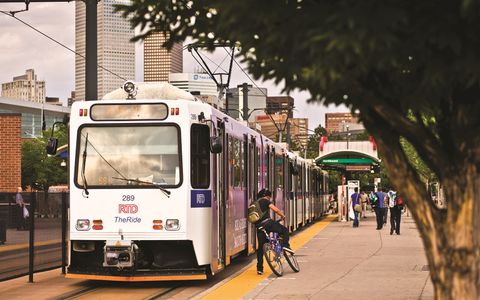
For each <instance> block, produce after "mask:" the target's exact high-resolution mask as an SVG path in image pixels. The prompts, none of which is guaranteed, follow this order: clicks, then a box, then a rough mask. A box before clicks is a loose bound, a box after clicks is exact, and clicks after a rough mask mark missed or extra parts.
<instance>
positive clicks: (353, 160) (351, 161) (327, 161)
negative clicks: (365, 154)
mask: <svg viewBox="0 0 480 300" xmlns="http://www.w3.org/2000/svg"><path fill="white" fill-rule="evenodd" d="M320 163H322V164H357V165H358V164H360V165H370V164H372V160H371V159H370V158H325V159H322V160H321V161H320ZM369 170H370V169H369Z"/></svg>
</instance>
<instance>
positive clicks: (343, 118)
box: [325, 112, 360, 133]
mask: <svg viewBox="0 0 480 300" xmlns="http://www.w3.org/2000/svg"><path fill="white" fill-rule="evenodd" d="M359 122H360V121H359V116H358V115H352V114H351V113H349V112H345V113H326V114H325V129H326V130H327V132H328V133H332V132H340V131H344V129H343V127H344V126H345V124H359Z"/></svg>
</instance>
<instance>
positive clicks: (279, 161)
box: [274, 155, 283, 189]
mask: <svg viewBox="0 0 480 300" xmlns="http://www.w3.org/2000/svg"><path fill="white" fill-rule="evenodd" d="M274 176H275V179H276V180H275V181H276V184H275V186H276V187H277V188H280V189H281V188H283V156H280V155H275V174H274Z"/></svg>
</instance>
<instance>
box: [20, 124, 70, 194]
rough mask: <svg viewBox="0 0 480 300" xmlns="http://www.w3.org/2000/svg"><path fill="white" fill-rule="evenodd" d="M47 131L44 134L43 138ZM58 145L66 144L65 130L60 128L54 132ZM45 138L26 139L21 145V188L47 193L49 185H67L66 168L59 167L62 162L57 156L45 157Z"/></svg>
mask: <svg viewBox="0 0 480 300" xmlns="http://www.w3.org/2000/svg"><path fill="white" fill-rule="evenodd" d="M47 134H48V135H49V134H50V132H49V131H45V132H44V136H46V135H47ZM55 136H56V137H57V138H59V143H60V145H64V144H66V142H67V129H66V127H61V128H60V129H59V130H57V131H55ZM46 140H47V139H46V138H45V137H43V138H34V139H28V140H26V141H24V142H23V143H22V187H23V188H26V187H28V186H30V187H31V188H34V189H37V190H43V191H48V188H49V187H50V186H51V185H56V184H61V183H67V181H68V174H67V170H66V168H63V167H61V166H60V163H61V162H62V160H61V159H60V157H58V156H47V152H46V150H45V145H46Z"/></svg>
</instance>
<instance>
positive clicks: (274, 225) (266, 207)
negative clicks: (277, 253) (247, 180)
mask: <svg viewBox="0 0 480 300" xmlns="http://www.w3.org/2000/svg"><path fill="white" fill-rule="evenodd" d="M257 198H258V199H259V204H260V210H261V211H262V212H264V214H263V217H262V218H261V219H260V220H258V222H257V223H255V227H256V228H257V238H258V249H257V274H258V275H261V274H263V244H265V243H266V242H267V241H268V240H267V237H266V236H265V233H264V232H263V229H265V231H266V232H267V233H270V232H277V233H278V234H280V236H281V237H282V238H283V245H282V246H283V249H284V250H285V251H289V252H291V253H293V250H292V248H291V247H290V243H289V234H288V229H287V228H286V227H285V226H283V225H282V224H280V223H278V222H275V221H273V220H272V219H271V218H270V209H271V210H273V211H274V212H275V213H276V214H277V215H279V216H280V217H281V218H282V219H285V214H284V213H283V212H282V211H281V210H280V209H279V208H278V207H276V206H275V205H274V204H273V202H272V192H270V191H269V190H266V189H263V190H261V191H260V192H258V195H257ZM265 212H266V213H265Z"/></svg>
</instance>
